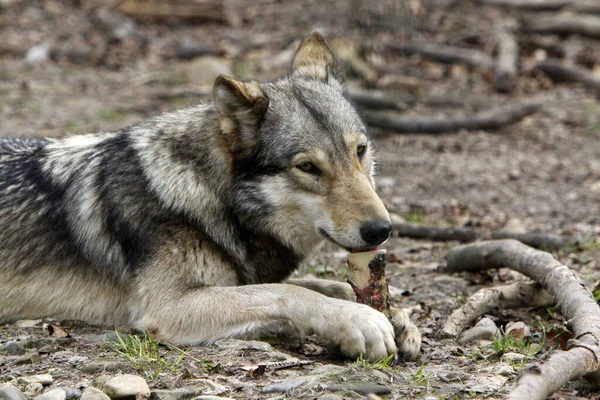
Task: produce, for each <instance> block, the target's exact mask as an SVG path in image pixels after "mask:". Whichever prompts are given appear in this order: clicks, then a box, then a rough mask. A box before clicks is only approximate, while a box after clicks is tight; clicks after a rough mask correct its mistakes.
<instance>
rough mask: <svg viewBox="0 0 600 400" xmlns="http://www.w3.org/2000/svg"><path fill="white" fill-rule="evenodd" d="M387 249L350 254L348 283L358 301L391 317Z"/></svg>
mask: <svg viewBox="0 0 600 400" xmlns="http://www.w3.org/2000/svg"><path fill="white" fill-rule="evenodd" d="M385 253H386V252H385V250H374V251H365V252H362V253H352V254H348V267H349V268H350V278H349V279H348V281H347V282H348V283H349V284H350V286H351V287H352V289H353V290H354V293H356V301H357V302H358V303H363V304H366V305H368V306H370V307H373V308H374V309H376V310H377V311H381V312H382V313H384V314H385V315H386V316H387V317H388V318H389V311H390V301H389V295H388V287H387V282H386V280H385Z"/></svg>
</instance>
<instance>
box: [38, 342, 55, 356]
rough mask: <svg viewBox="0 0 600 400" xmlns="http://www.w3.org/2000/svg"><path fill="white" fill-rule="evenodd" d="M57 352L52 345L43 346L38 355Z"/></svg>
mask: <svg viewBox="0 0 600 400" xmlns="http://www.w3.org/2000/svg"><path fill="white" fill-rule="evenodd" d="M55 351H56V347H54V346H52V345H49V344H47V345H45V346H42V347H41V348H40V349H39V350H38V353H39V354H50V353H54V352H55Z"/></svg>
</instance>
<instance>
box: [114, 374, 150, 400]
mask: <svg viewBox="0 0 600 400" xmlns="http://www.w3.org/2000/svg"><path fill="white" fill-rule="evenodd" d="M104 393H106V394H107V395H108V397H110V398H111V399H113V400H114V399H124V400H127V399H135V398H136V396H137V395H141V396H143V397H149V396H150V388H149V387H148V384H147V383H146V381H145V380H144V378H142V377H140V376H137V375H120V376H117V377H115V378H112V379H110V380H109V381H107V382H106V383H105V384H104Z"/></svg>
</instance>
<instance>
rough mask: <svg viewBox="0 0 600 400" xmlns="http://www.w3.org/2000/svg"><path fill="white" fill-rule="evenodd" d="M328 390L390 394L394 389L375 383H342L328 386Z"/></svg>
mask: <svg viewBox="0 0 600 400" xmlns="http://www.w3.org/2000/svg"><path fill="white" fill-rule="evenodd" d="M326 389H327V390H331V391H334V392H337V391H340V390H353V391H355V392H356V393H360V394H364V395H367V394H369V393H375V394H390V393H392V389H390V388H389V387H387V386H381V385H375V384H373V383H344V384H342V385H333V386H327V387H326Z"/></svg>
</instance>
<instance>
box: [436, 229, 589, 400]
mask: <svg viewBox="0 0 600 400" xmlns="http://www.w3.org/2000/svg"><path fill="white" fill-rule="evenodd" d="M446 261H447V269H448V270H449V271H480V270H483V269H489V268H511V269H513V270H515V271H517V272H520V273H522V274H524V275H526V276H528V277H530V278H531V279H533V280H534V281H536V282H538V283H539V284H540V285H542V286H543V287H544V288H546V289H547V290H548V292H549V293H550V295H551V296H552V297H553V298H554V299H555V301H556V303H557V306H558V308H559V309H560V310H561V312H562V314H563V315H564V316H565V317H566V318H567V320H568V321H569V325H570V329H571V331H572V332H573V333H574V336H575V339H574V340H570V341H569V350H567V351H562V350H556V351H554V352H552V353H551V354H550V356H549V358H548V359H547V360H546V362H545V363H544V364H542V365H539V366H537V367H535V368H531V369H529V372H525V373H524V374H523V375H522V376H521V378H520V379H519V381H518V382H517V386H516V387H515V389H514V390H513V391H512V392H511V393H510V395H509V396H508V399H509V400H521V399H528V400H543V399H545V398H546V397H548V396H550V395H551V394H552V393H554V392H555V391H557V390H558V389H560V388H561V387H562V386H563V385H565V384H566V383H567V382H568V381H570V380H575V379H579V378H581V377H582V376H585V377H586V378H587V379H589V380H591V381H592V383H593V384H595V385H599V384H600V373H599V371H598V370H599V367H600V307H598V304H597V303H596V301H595V300H594V298H593V296H592V294H591V293H590V291H589V290H588V289H587V288H586V287H585V286H584V284H583V283H582V282H581V280H580V279H579V277H578V276H577V275H576V274H575V272H574V271H573V270H571V269H570V268H569V267H567V266H565V265H563V264H562V263H560V262H559V261H558V260H556V259H555V258H554V257H553V256H552V255H551V254H549V253H546V252H542V251H539V250H535V249H532V248H530V247H528V246H525V245H523V244H522V243H520V242H518V241H516V240H499V241H489V242H481V243H475V244H470V245H466V246H460V247H457V248H455V249H452V250H450V251H449V252H448V253H447V254H446Z"/></svg>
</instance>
